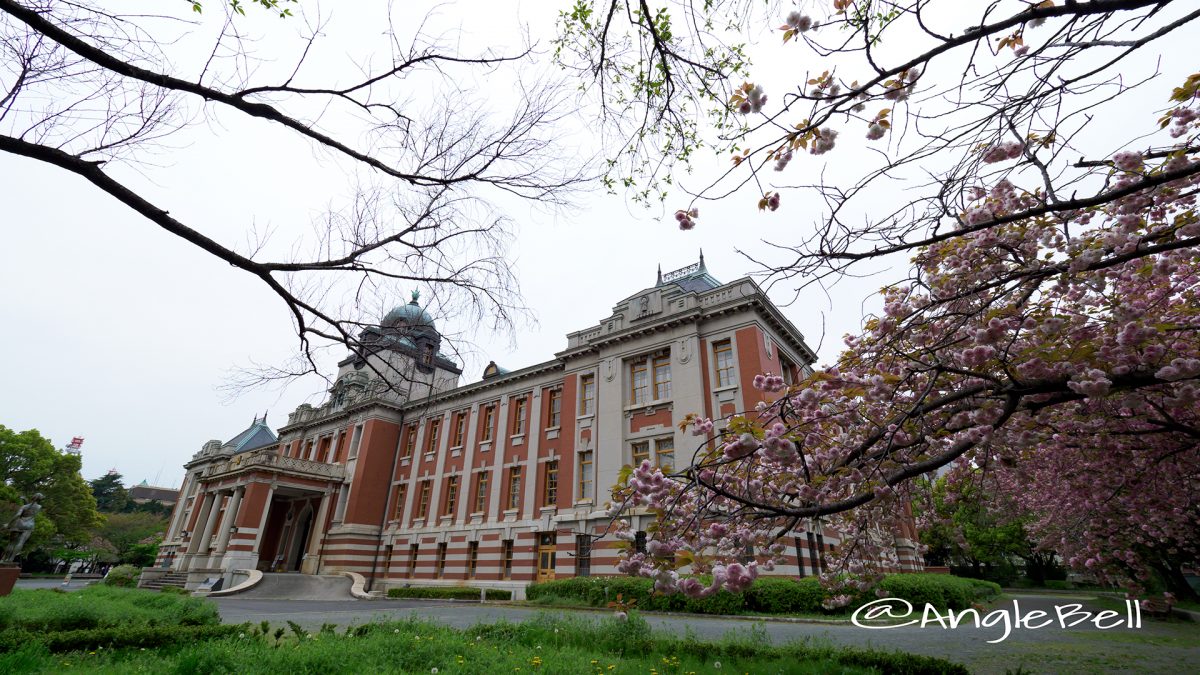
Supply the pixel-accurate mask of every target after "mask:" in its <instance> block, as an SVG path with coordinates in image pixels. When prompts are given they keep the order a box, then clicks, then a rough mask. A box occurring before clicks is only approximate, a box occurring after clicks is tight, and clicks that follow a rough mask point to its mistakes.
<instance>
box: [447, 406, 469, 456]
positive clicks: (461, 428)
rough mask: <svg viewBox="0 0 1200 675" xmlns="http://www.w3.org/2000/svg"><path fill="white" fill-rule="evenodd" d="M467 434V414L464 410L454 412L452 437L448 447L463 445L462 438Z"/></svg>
mask: <svg viewBox="0 0 1200 675" xmlns="http://www.w3.org/2000/svg"><path fill="white" fill-rule="evenodd" d="M466 434H467V414H466V413H465V412H460V413H456V414H455V415H454V437H453V438H451V439H450V440H451V443H450V447H452V448H461V447H462V446H463V438H465V437H466Z"/></svg>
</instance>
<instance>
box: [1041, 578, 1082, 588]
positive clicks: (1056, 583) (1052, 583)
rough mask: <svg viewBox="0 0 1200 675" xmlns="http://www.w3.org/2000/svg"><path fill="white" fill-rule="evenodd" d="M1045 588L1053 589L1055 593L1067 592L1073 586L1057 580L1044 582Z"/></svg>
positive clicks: (1067, 582)
mask: <svg viewBox="0 0 1200 675" xmlns="http://www.w3.org/2000/svg"><path fill="white" fill-rule="evenodd" d="M1046 588H1050V589H1053V590H1056V591H1069V590H1071V589H1072V588H1075V584H1073V583H1071V582H1069V581H1059V580H1057V579H1047V580H1046Z"/></svg>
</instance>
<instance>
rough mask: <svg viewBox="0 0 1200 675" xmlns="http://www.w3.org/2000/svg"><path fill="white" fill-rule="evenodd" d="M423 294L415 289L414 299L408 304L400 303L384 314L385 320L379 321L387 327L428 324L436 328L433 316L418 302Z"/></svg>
mask: <svg viewBox="0 0 1200 675" xmlns="http://www.w3.org/2000/svg"><path fill="white" fill-rule="evenodd" d="M420 297H421V295H420V293H418V292H417V291H413V294H412V300H411V301H409V303H408V304H407V305H399V306H397V307H394V308H392V311H390V312H388V313H387V314H385V315H384V317H383V321H381V322H379V325H380V326H383V327H385V328H396V327H400V326H428V327H430V328H434V329H436V328H437V327H436V326H435V325H434V323H433V317H431V316H429V312H426V311H425V309H424V308H423V307H421V305H420V304H418V303H417V300H418V298H420Z"/></svg>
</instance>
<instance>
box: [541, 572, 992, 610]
mask: <svg viewBox="0 0 1200 675" xmlns="http://www.w3.org/2000/svg"><path fill="white" fill-rule="evenodd" d="M653 587H654V582H652V581H651V580H649V579H643V578H635V577H575V578H572V579H559V580H556V581H549V582H545V583H540V584H533V585H531V586H529V588H528V589H527V590H526V592H525V593H526V597H527V598H529V599H530V600H533V601H538V600H543V599H545V600H550V599H554V598H561V599H567V600H574V601H577V602H579V603H580V604H585V605H590V606H593V607H603V606H605V605H606V604H607V603H608V602H611V601H614V600H616V599H617V596H618V595H620V596H621V599H622V600H623V601H625V602H629V601H630V600H633V601H635V603H636V604H635V605H634V606H635V607H636V608H638V609H644V610H651V611H666V612H692V613H696V614H742V613H746V612H758V613H762V614H802V613H803V614H812V613H821V612H824V611H825V610H824V609H823V608H822V606H821V603H822V602H824V601H825V599H826V597H828V596H827V593H826V591H825V590H824V589H823V588H821V586H820V583H819V582H818V581H817V580H816V579H815V578H807V579H788V578H778V577H762V578H759V579H758V580H756V581H755V582H754V583H753V584H751V586H750V588H748V589H746V591H745V592H743V593H730V592H728V591H724V590H722V591H717V592H716V593H714V594H713V595H711V596H709V597H707V598H699V599H697V598H688V597H686V596H683V595H681V594H674V595H656V594H654V592H653ZM878 588H880V589H882V590H884V591H885V592H887V594H888V595H891V596H894V597H898V598H903V599H904V600H907V601H909V602H911V603H912V604H913V606H914V607H917V608H918V609H919V608H920V607H922V606H924V604H925V603H929V604H931V605H933V606H935V607H938V608H940V609H944V608H949V609H956V610H957V609H966V608H968V607H970V606H971V605H972V604H974V603H975V602H979V601H984V600H988V599H990V598H993V597H995V596H997V595H999V594H1000V586H999V585H997V584H994V583H992V582H990V581H980V580H977V579H963V578H960V577H954V576H951V575H949V574H889V575H887V576H885V577H884V578H883V580H882V581H881V582H880V584H879V586H878ZM874 598H875V595H874V593H873V592H872V593H871V594H863V596H861V597H860V598H858V599H857V600H856V602H854V603H851V606H857V605H860V604H862V603H863V602H865V601H867V600H870V599H874ZM841 611H846V610H841Z"/></svg>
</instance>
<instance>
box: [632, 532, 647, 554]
mask: <svg viewBox="0 0 1200 675" xmlns="http://www.w3.org/2000/svg"><path fill="white" fill-rule="evenodd" d="M633 550H634V551H636V552H638V553H645V552H646V532H645V531H643V530H638V531H637V534H635V535H633Z"/></svg>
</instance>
